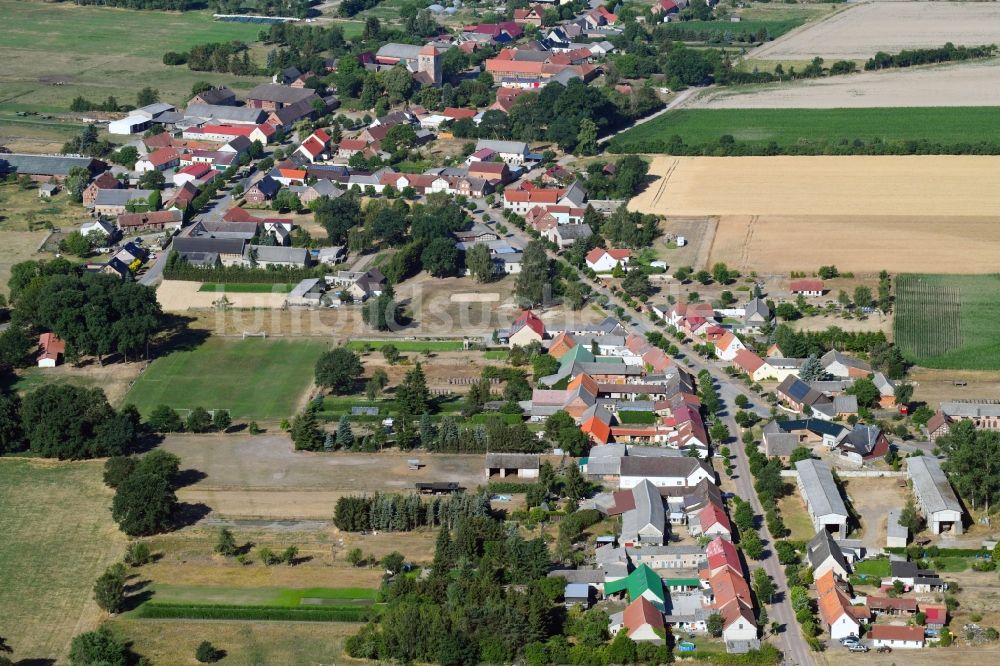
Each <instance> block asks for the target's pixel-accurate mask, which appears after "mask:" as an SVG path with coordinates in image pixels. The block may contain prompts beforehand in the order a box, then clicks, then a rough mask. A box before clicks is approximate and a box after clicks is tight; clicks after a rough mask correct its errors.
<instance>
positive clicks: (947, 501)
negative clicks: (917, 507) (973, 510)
mask: <svg viewBox="0 0 1000 666" xmlns="http://www.w3.org/2000/svg"><path fill="white" fill-rule="evenodd" d="M906 469H907V471H908V472H909V474H910V479H911V480H912V481H913V491H914V493H916V495H917V497H918V498H919V499H920V504H921V507H922V508H923V510H924V512H925V513H927V514H931V513H936V512H938V511H958V512H959V513H961V512H962V505H961V503H959V501H958V498H957V497H956V496H955V491H954V490H952V488H951V484H950V483H948V477H946V476H945V475H944V472H943V471H942V470H941V465H940V464H939V463H938V461H937V458H932V457H930V456H917V457H914V458H907V459H906Z"/></svg>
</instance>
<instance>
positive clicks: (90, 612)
mask: <svg viewBox="0 0 1000 666" xmlns="http://www.w3.org/2000/svg"><path fill="white" fill-rule="evenodd" d="M101 474H102V463H101V462H100V461H94V462H73V463H67V462H53V461H42V460H27V459H0V535H3V536H2V538H0V608H2V609H3V611H2V616H3V620H2V622H0V625H2V627H0V636H3V638H5V639H6V641H7V644H8V645H10V646H11V647H12V648H13V650H14V653H13V654H11V655H5V656H8V657H10V658H11V659H13V661H14V662H17V663H24V664H28V663H30V664H50V663H56V662H58V663H64V659H65V658H66V656H67V654H68V653H69V644H70V640H72V638H73V636H74V635H76V634H78V633H80V632H83V631H89V630H91V629H94V628H96V627H97V624H98V622H99V620H100V619H101V617H102V616H103V613H102V612H101V610H100V609H99V608H98V607H97V604H95V603H94V601H93V599H92V588H93V585H94V580H95V579H96V578H97V577H98V576H99V575H100V574H101V572H102V571H104V569H105V567H107V566H108V565H110V564H112V563H113V562H114V561H116V560H118V559H119V558H120V557H121V556H122V554H123V553H124V551H125V538H124V536H123V535H122V534H121V532H119V531H118V528H117V526H115V524H114V522H113V521H112V520H111V511H110V510H109V506H110V504H111V494H112V493H111V491H110V490H109V489H108V488H106V487H105V486H104V483H103V482H102V481H101ZM19 660H23V661H19Z"/></svg>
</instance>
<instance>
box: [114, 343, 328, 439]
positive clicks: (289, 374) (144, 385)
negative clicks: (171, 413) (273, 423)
mask: <svg viewBox="0 0 1000 666" xmlns="http://www.w3.org/2000/svg"><path fill="white" fill-rule="evenodd" d="M330 346H331V343H328V342H325V341H320V340H273V339H268V340H264V339H260V338H249V339H247V340H235V339H234V340H228V339H222V338H209V339H208V340H207V341H206V342H205V343H204V344H202V345H200V346H199V347H197V348H196V349H194V350H192V351H177V352H174V353H172V354H169V355H167V356H163V357H161V358H158V359H156V360H155V361H153V362H152V363H151V364H150V365H149V367H148V368H147V369H146V371H145V372H144V373H143V374H141V375H140V376H139V379H138V380H136V383H135V385H134V386H133V387H132V390H130V391H129V392H128V394H127V395H126V396H125V402H126V403H132V404H134V405H135V406H136V407H138V408H139V411H140V412H141V413H142V414H143V415H144V416H145V415H148V414H149V413H150V412H151V411H152V410H153V409H154V408H155V407H156V406H157V405H160V404H164V405H169V406H170V407H173V408H174V409H177V410H189V409H194V408H195V407H204V408H205V409H208V410H213V409H228V410H229V412H230V415H231V416H232V418H233V419H261V420H276V419H282V418H286V417H290V416H292V415H293V414H294V412H295V410H296V406H297V405H298V402H299V400H300V399H301V398H302V394H303V392H304V391H305V390H306V389H307V388H308V387H309V385H310V383H311V382H312V380H313V368H314V366H315V364H316V359H317V358H319V355H320V354H321V353H323V351H325V350H326V349H328V348H330Z"/></svg>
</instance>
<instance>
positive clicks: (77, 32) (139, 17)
mask: <svg viewBox="0 0 1000 666" xmlns="http://www.w3.org/2000/svg"><path fill="white" fill-rule="evenodd" d="M0 15H2V16H3V17H4V37H5V40H4V42H5V47H6V48H7V56H8V57H7V62H6V65H5V67H4V70H3V72H2V73H0V90H2V91H3V92H2V93H0V118H11V117H13V115H14V112H16V111H35V112H39V113H66V112H68V111H69V104H70V101H71V100H72V99H73V98H74V97H76V96H77V95H83V96H84V97H86V98H88V99H91V100H94V101H101V100H104V99H106V98H107V97H108V96H109V95H114V96H115V97H117V98H118V100H119V102H122V103H134V101H135V94H136V93H137V92H138V91H139V90H140V89H141V88H142V87H143V86H146V85H151V86H152V87H154V88H156V89H158V90H159V91H160V96H161V98H162V99H163V101H166V102H171V103H173V104H180V103H181V102H184V101H186V100H187V98H188V96H189V95H190V92H191V85H192V84H193V83H194V82H195V81H199V80H205V81H208V82H210V83H213V84H222V83H226V84H228V85H230V86H235V87H234V89H236V90H239V89H245V88H249V87H252V86H253V85H254V84H255V83H257V82H260V81H263V80H264V79H262V78H261V79H258V78H253V77H236V76H233V75H231V74H216V73H212V72H194V71H191V70H190V69H188V68H187V67H186V66H179V67H167V66H165V65H164V64H163V62H162V58H163V54H164V53H165V52H166V51H185V50H187V49H189V48H190V47H191V46H193V45H195V44H204V43H207V42H223V41H229V40H234V39H238V40H243V41H245V42H253V41H254V40H255V39H256V37H257V33H258V32H259V31H260V26H259V25H255V24H250V23H221V22H215V21H213V20H212V16H211V13H210V12H207V11H206V12H185V13H173V12H157V11H132V10H127V9H112V8H105V7H78V6H75V5H73V4H69V3H43V2H20V1H17V0H0ZM254 57H255V59H256V60H258V61H259V62H261V63H262V62H263V59H262V56H261V55H260V54H256V53H255V54H254ZM57 84H59V85H57ZM32 129H33V128H32V127H30V126H28V125H26V124H23V125H14V124H13V123H5V124H0V143H4V142H5V141H6V140H7V138H8V132H10V134H11V135H13V136H18V137H21V139H22V140H23V139H24V137H25V135H27V136H30V135H31V133H32ZM40 129H41V130H44V131H43V132H42V136H41V137H40V138H41V139H42V140H46V139H47V140H48V141H49V142H51V141H52V137H51V132H52V130H51V129H48V128H44V127H43V128H40Z"/></svg>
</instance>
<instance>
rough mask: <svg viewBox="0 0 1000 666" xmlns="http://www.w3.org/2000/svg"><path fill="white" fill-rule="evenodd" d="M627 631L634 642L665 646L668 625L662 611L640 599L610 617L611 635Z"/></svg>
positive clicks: (647, 601) (644, 599)
mask: <svg viewBox="0 0 1000 666" xmlns="http://www.w3.org/2000/svg"><path fill="white" fill-rule="evenodd" d="M619 631H625V632H626V633H627V634H628V637H629V638H631V639H632V640H633V641H637V642H644V643H653V644H654V645H663V644H664V643H665V642H666V625H665V624H664V622H663V613H662V611H661V610H660V609H659V608H657V607H656V606H654V605H653V603H652V602H651V601H649V600H648V599H647V598H645V597H639V598H638V599H636V600H635V601H633V602H632V603H630V604H629V605H628V606H626V607H625V610H624V611H622V612H621V613H615V614H613V615H612V616H611V617H610V626H609V633H611V634H616V633H618V632H619Z"/></svg>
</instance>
